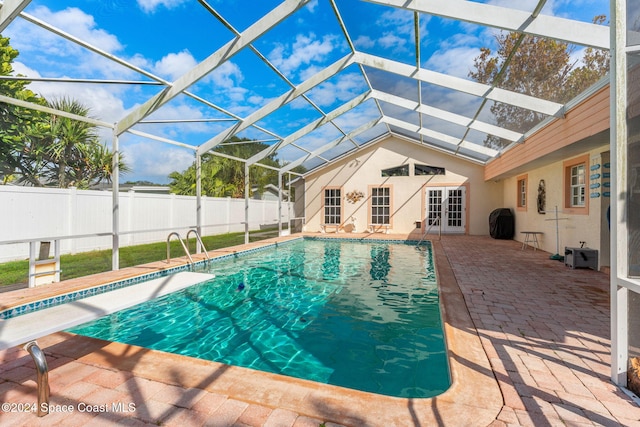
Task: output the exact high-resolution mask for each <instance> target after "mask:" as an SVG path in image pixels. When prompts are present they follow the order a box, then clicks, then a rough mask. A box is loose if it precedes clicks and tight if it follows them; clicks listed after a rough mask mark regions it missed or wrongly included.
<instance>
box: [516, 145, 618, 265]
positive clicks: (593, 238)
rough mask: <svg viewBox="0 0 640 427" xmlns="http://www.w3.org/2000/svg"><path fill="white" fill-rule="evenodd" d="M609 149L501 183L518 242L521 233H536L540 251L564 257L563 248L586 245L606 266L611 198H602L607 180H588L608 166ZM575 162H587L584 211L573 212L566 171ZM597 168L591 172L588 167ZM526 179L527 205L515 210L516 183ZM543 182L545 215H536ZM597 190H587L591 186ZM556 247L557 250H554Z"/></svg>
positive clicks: (521, 238) (593, 151) (580, 156)
mask: <svg viewBox="0 0 640 427" xmlns="http://www.w3.org/2000/svg"><path fill="white" fill-rule="evenodd" d="M608 150H609V147H608V146H603V147H601V148H599V149H594V150H591V151H588V152H584V153H582V154H580V155H577V156H574V157H571V158H567V159H563V160H562V161H558V162H554V163H551V164H549V165H546V166H543V167H540V168H536V169H531V170H528V171H527V172H526V173H524V174H519V175H518V176H513V177H511V178H507V179H505V180H503V185H504V199H503V204H504V206H505V207H508V208H511V209H512V211H513V212H514V215H515V228H516V234H515V236H514V238H515V239H516V240H518V241H522V240H524V235H523V234H522V232H523V231H539V232H542V233H543V234H542V235H540V236H538V241H539V243H540V248H541V249H543V250H545V251H547V252H550V253H551V254H555V253H559V254H560V255H564V248H565V247H580V242H586V243H585V247H589V248H591V249H597V250H598V258H599V263H600V266H608V265H609V255H610V252H609V246H610V245H609V232H608V229H609V226H608V222H607V216H606V215H607V208H608V207H609V202H610V197H605V196H603V193H605V192H606V191H607V188H606V187H603V185H604V183H605V182H607V181H609V180H607V179H602V178H599V179H590V176H591V175H593V176H595V175H596V174H598V175H601V176H602V171H603V169H605V168H604V165H605V164H606V163H608V162H609V152H608ZM574 159H587V161H588V163H587V171H586V172H587V183H586V187H587V188H586V190H587V195H586V203H587V208H586V210H578V209H572V208H570V207H568V206H567V203H566V186H567V183H566V177H565V169H566V167H567V165H570V164H571V162H572V161H574ZM595 165H599V167H598V169H596V170H591V166H595ZM523 176H526V180H527V197H526V199H527V205H526V207H525V208H522V207H518V200H517V195H518V180H519V179H521V178H522V177H523ZM541 180H544V184H545V185H544V187H545V191H544V193H545V199H546V203H545V207H544V211H545V212H546V213H544V214H542V213H539V212H538V208H537V199H538V192H539V184H540V181H541ZM596 183H597V184H600V187H598V188H594V189H590V186H591V185H592V184H596ZM591 193H593V194H595V193H599V197H591ZM556 206H557V208H558V218H559V221H558V243H556V222H555V220H554V219H555V208H556ZM556 244H557V246H558V248H556Z"/></svg>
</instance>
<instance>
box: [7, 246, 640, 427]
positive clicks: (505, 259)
mask: <svg viewBox="0 0 640 427" xmlns="http://www.w3.org/2000/svg"><path fill="white" fill-rule="evenodd" d="M376 237H388V238H397V237H398V236H391V235H388V236H382V235H378V236H376ZM435 247H436V261H437V263H438V274H439V279H440V280H441V282H447V283H448V285H446V286H449V285H451V284H452V283H453V285H454V286H453V287H446V288H445V289H444V290H443V298H448V299H449V300H450V302H449V303H448V304H450V305H448V306H446V307H445V311H447V313H445V317H446V318H447V319H448V326H447V327H448V328H449V329H448V330H447V334H448V335H449V339H450V340H453V341H455V342H453V343H452V344H451V345H450V351H451V360H452V362H453V370H454V373H453V376H454V386H453V387H452V388H453V389H454V390H450V391H448V392H447V393H448V394H447V393H445V395H442V397H439V398H434V399H429V400H428V402H427V401H426V400H424V399H423V401H422V402H419V400H420V399H413V400H412V399H396V401H395V404H396V405H395V406H397V408H395V409H394V408H392V407H391V406H389V407H386V406H384V405H391V404H392V403H393V402H391V401H390V400H389V399H381V398H378V397H375V395H369V394H364V393H360V392H349V391H347V392H342V391H340V392H339V393H338V394H336V389H335V388H332V386H327V385H322V384H316V383H309V382H305V381H301V380H295V379H287V378H286V377H281V376H274V375H272V374H266V373H257V372H255V371H250V370H246V369H243V368H235V367H229V366H226V365H221V364H212V362H204V361H198V360H195V359H190V358H186V357H183V356H175V355H168V354H166V353H161V352H156V351H152V350H148V349H143V348H139V347H135V346H129V345H123V344H117V343H107V342H104V341H99V340H93V339H89V338H85V337H79V336H72V335H69V334H64V333H59V334H53V335H49V336H46V337H43V338H41V339H39V340H38V342H39V344H40V345H41V347H43V349H44V352H45V354H46V356H47V361H48V364H49V368H50V374H49V380H50V384H51V403H52V405H57V406H56V408H57V409H60V410H62V409H63V408H68V409H73V412H57V413H54V412H52V413H50V414H49V415H46V416H45V417H42V418H38V417H36V415H35V414H34V413H32V412H7V411H0V425H3V426H10V425H18V426H22V425H30V426H31V425H45V426H49V425H65V426H72V425H96V426H98V425H99V426H101V425H148V424H151V425H159V424H160V425H175V426H191V425H194V426H201V425H211V426H278V427H280V426H283V427H284V426H296V427H297V426H314V427H317V426H319V425H320V424H322V423H324V424H325V425H326V426H334V427H335V426H339V425H344V426H378V425H380V426H388V425H398V426H405V425H415V426H428V425H449V426H456V427H457V426H466V425H469V426H471V425H490V426H492V427H502V426H556V425H557V426H592V425H605V426H619V425H624V426H640V407H638V405H637V403H636V402H635V401H634V400H633V399H631V398H630V397H629V396H627V395H626V394H625V393H623V392H622V390H620V389H619V388H618V387H616V386H615V385H613V384H612V383H611V381H610V380H609V358H610V355H609V345H610V340H609V335H610V331H609V303H608V300H609V298H608V295H609V278H608V276H607V275H606V274H603V273H600V272H596V271H592V270H586V269H576V270H572V269H570V268H568V267H565V266H564V264H562V263H560V262H558V261H553V260H550V259H549V254H548V253H545V252H543V251H535V252H534V251H530V250H529V251H521V250H520V248H521V244H520V243H518V242H515V241H505V240H493V239H491V238H489V237H470V236H447V237H443V238H442V240H441V242H439V243H437V242H436V243H435ZM119 274H126V272H122V273H119ZM92 280H93V281H94V280H95V277H94V278H93V279H92ZM60 285H63V284H60ZM63 286H64V285H63ZM73 286H82V284H81V283H80V281H75V282H74V283H73ZM16 292H17V293H16ZM26 292H28V291H25V290H22V291H13V292H11V293H10V294H11V295H9V294H1V295H0V299H1V300H2V305H7V304H9V303H8V301H23V300H25V299H29V297H28V296H26V295H25V293H26ZM39 293H41V294H42V293H45V290H44V289H41V290H39ZM5 296H6V298H5ZM0 327H2V324H1V323H0ZM475 343H478V345H477V346H476V347H474V345H476V344H475ZM461 344H462V345H461ZM467 345H468V347H469V348H470V349H471V350H473V351H470V350H467V351H468V352H467V353H463V352H462V351H463V350H464V349H463V347H465V346H467ZM0 361H1V365H0V401H2V402H3V403H10V404H12V403H13V404H15V405H13V407H11V406H9V407H8V409H16V410H17V409H23V410H24V409H28V408H24V407H23V406H22V407H18V406H19V405H18V404H25V403H31V404H33V403H34V402H35V396H36V389H35V376H36V375H35V369H34V366H33V362H32V361H31V358H30V357H29V356H28V355H27V353H26V352H25V351H24V350H22V349H21V348H19V347H13V348H11V349H8V350H4V351H2V352H0ZM470 377H471V378H470ZM474 385H475V386H474ZM467 388H469V389H468V390H467ZM494 390H497V393H494ZM391 400H393V399H391ZM381 408H382V409H381ZM3 409H7V408H6V407H3ZM389 411H391V412H395V411H397V414H399V415H398V418H393V417H394V416H395V415H393V414H392V415H387V414H388V412H389ZM456 412H457V414H456ZM460 413H466V415H467V417H466V418H452V417H453V416H454V415H458V416H459V415H460ZM372 414H374V415H375V414H378V415H377V416H379V418H376V416H372ZM487 415H488V418H489V420H488V421H486V422H485V421H482V423H483V424H479V422H480V421H479V420H482V419H483V417H485V418H484V419H486V418H487ZM451 420H455V421H451ZM461 420H462V421H461Z"/></svg>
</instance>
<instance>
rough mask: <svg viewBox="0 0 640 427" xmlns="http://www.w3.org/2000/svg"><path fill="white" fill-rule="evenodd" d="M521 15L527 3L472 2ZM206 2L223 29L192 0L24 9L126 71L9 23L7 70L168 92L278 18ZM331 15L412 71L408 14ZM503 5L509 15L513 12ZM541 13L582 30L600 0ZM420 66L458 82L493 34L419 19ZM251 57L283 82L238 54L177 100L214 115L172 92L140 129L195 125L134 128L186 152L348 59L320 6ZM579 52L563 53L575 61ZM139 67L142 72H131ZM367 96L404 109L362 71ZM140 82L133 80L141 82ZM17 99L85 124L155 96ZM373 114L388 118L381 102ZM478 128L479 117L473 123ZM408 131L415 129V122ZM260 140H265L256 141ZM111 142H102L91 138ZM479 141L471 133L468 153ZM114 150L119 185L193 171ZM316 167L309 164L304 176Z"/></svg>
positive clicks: (290, 152) (132, 144)
mask: <svg viewBox="0 0 640 427" xmlns="http://www.w3.org/2000/svg"><path fill="white" fill-rule="evenodd" d="M479 2H480V3H491V4H494V5H498V6H509V7H513V8H519V9H522V10H527V11H531V10H533V8H534V7H535V5H536V3H537V2H536V1H530V0H522V1H520V0H519V1H515V2H514V1H513V0H492V1H479ZM208 4H209V5H210V6H211V7H212V8H213V9H214V10H215V11H216V12H217V13H218V14H220V15H221V16H222V17H223V18H224V19H225V20H226V21H227V25H228V26H230V27H232V29H229V28H228V27H227V26H225V25H223V23H221V22H220V21H219V20H218V19H217V18H216V17H215V16H214V15H213V14H212V13H210V12H209V11H207V10H206V9H205V7H203V6H202V5H201V4H200V3H199V2H197V1H194V0H135V1H134V0H69V1H63V0H33V1H32V2H31V3H30V5H29V6H28V7H27V8H26V9H25V11H24V12H25V14H27V15H28V16H31V17H35V18H36V19H39V20H42V21H45V22H47V23H49V24H51V25H53V26H55V27H56V28H58V29H60V30H62V31H64V32H66V33H69V34H71V35H72V36H74V37H77V38H79V39H81V40H84V41H86V42H87V43H89V44H90V45H92V46H95V47H97V48H99V49H100V50H102V51H104V52H106V53H108V54H110V55H114V56H115V57H117V58H121V59H122V60H124V61H126V62H127V63H128V64H131V65H132V66H133V67H135V68H136V69H131V68H128V67H125V66H123V65H121V64H118V63H114V62H112V61H109V60H107V59H106V58H104V57H103V56H101V55H98V54H96V53H94V52H91V51H90V50H88V49H85V48H83V47H82V46H79V45H77V44H74V43H71V42H69V41H67V40H65V39H64V38H62V37H60V36H58V35H56V34H53V33H51V32H48V31H45V30H44V29H42V28H41V27H39V26H38V25H34V23H32V22H29V20H27V19H24V18H22V17H18V18H16V20H15V21H14V22H12V23H11V24H10V25H9V27H8V28H7V29H6V30H5V32H4V33H3V36H8V37H10V39H11V41H10V43H11V45H12V46H13V47H14V48H16V49H17V50H18V51H19V52H20V55H19V56H18V58H17V59H16V61H15V62H14V64H13V66H14V70H15V72H16V73H19V74H22V75H25V76H29V77H56V78H62V77H64V78H82V79H104V80H127V81H137V82H147V83H149V82H151V81H152V80H151V78H150V77H149V74H151V75H153V76H155V77H157V78H160V79H163V80H165V81H167V82H173V81H175V80H177V79H178V78H180V77H181V76H182V75H184V74H185V73H187V72H188V71H189V70H190V69H191V68H193V67H194V66H195V65H196V64H198V63H199V62H201V61H203V60H204V59H205V58H207V57H208V56H209V55H211V54H212V53H214V52H216V51H217V50H218V49H220V48H221V47H222V46H223V45H224V44H225V43H227V42H229V41H231V40H232V39H233V38H234V36H235V34H234V31H235V32H242V31H244V30H245V29H247V28H248V27H249V26H251V25H252V24H253V23H254V22H256V21H257V20H259V19H260V18H261V17H262V16H263V15H264V14H266V13H268V12H269V11H270V10H272V9H273V8H275V7H277V6H278V5H279V4H280V2H279V1H276V0H253V1H251V0H250V1H249V2H247V1H236V0H209V1H208ZM336 4H337V7H338V10H339V12H340V16H341V18H342V20H343V21H344V23H345V26H346V28H347V31H348V32H349V36H350V38H351V40H353V43H354V45H355V48H356V49H357V50H359V51H362V52H366V53H370V54H375V55H379V56H381V57H383V58H386V59H390V60H393V61H398V62H402V63H406V64H410V65H413V66H415V63H416V54H415V50H416V49H415V42H414V21H413V13H412V12H408V11H404V10H399V9H395V8H391V7H386V6H381V5H378V4H375V3H368V2H364V1H361V0H336ZM514 4H515V5H514ZM542 13H543V14H548V15H556V16H560V17H570V18H572V19H578V20H582V21H586V22H590V21H591V20H592V18H593V17H594V16H596V15H599V14H606V15H608V14H609V2H608V1H603V0H552V1H547V3H546V5H545V7H544V9H543V12H542ZM419 32H420V40H421V49H420V59H421V66H422V67H424V68H427V69H430V70H433V71H437V72H442V73H446V74H450V75H454V76H457V77H461V78H467V79H468V73H469V71H470V70H471V69H472V67H473V59H474V58H475V57H476V56H478V54H479V49H480V48H481V47H483V46H486V47H494V44H495V39H494V38H495V35H496V30H494V29H490V28H486V27H481V26H478V25H474V24H469V23H461V22H457V21H452V20H447V19H442V18H437V17H432V16H425V15H421V16H420V20H419ZM253 47H254V48H255V50H256V51H258V52H259V53H260V55H262V56H264V57H265V58H267V60H268V61H269V62H270V63H271V64H273V66H275V67H276V68H277V69H278V70H280V72H281V73H282V74H283V75H284V79H283V78H282V77H281V76H278V75H277V74H276V73H275V72H274V71H273V70H272V69H271V68H270V67H269V66H267V65H266V64H265V62H264V61H262V60H261V59H260V57H259V56H258V54H256V53H255V52H254V51H252V50H251V49H248V48H247V49H243V50H242V51H240V52H239V53H238V54H236V55H234V56H233V57H232V58H231V59H230V60H229V61H227V62H225V63H223V64H222V65H221V66H219V67H218V68H216V69H215V70H214V71H212V72H211V73H209V74H207V75H206V76H205V77H204V78H203V79H201V80H200V81H198V82H197V83H196V84H195V85H193V86H192V87H190V88H189V91H190V92H191V93H192V94H193V95H195V96H197V97H201V98H203V99H205V100H207V101H208V102H209V103H213V104H215V105H216V106H218V107H220V108H221V109H222V110H223V111H218V110H215V109H211V108H209V107H207V106H205V105H204V104H203V103H201V102H198V101H196V100H194V99H193V98H191V97H189V96H185V95H179V96H177V97H176V98H174V99H173V100H171V101H170V102H168V103H167V104H165V105H164V106H163V107H162V108H161V109H159V110H158V111H156V112H155V113H153V114H152V115H151V116H150V117H149V119H155V120H173V119H177V118H180V119H189V120H201V121H190V122H189V123H157V122H156V123H149V124H138V125H136V126H135V128H134V129H136V130H139V131H142V132H147V133H153V134H155V135H159V136H162V137H164V138H168V139H171V140H173V141H177V142H181V143H185V144H188V145H190V146H194V147H197V146H198V145H200V144H202V143H204V142H205V141H207V140H209V139H210V138H212V137H214V136H215V135H217V134H218V133H219V132H221V131H223V130H224V129H227V128H228V127H230V126H231V125H233V123H234V121H233V120H234V119H237V118H245V117H247V116H248V115H249V114H251V113H253V112H255V111H256V110H258V109H259V108H260V107H261V106H263V105H265V104H266V103H268V102H269V101H271V100H273V99H275V98H277V97H278V96H280V95H282V94H283V93H285V92H286V91H288V90H289V89H290V88H291V85H298V84H300V83H302V82H304V81H305V80H306V79H308V78H309V77H311V76H313V75H314V74H315V73H317V72H319V71H321V70H322V69H323V68H324V67H326V66H328V65H330V64H332V63H334V62H335V61H337V60H339V59H341V58H343V57H344V56H345V55H347V54H349V53H350V52H351V49H350V46H349V44H348V43H347V40H346V38H345V36H344V34H343V32H342V30H341V28H340V26H339V24H338V21H337V19H336V15H335V13H334V11H333V9H332V8H331V6H330V2H329V1H328V0H312V1H311V2H310V3H309V4H308V5H306V6H304V7H303V8H302V9H301V10H298V11H296V12H295V13H293V14H292V15H291V16H289V17H288V18H287V19H285V20H283V21H282V22H281V23H280V24H279V25H277V26H276V27H275V28H273V29H271V30H270V31H269V32H268V33H266V34H265V35H264V36H262V37H260V38H258V39H257V40H256V41H255V42H254V43H253ZM580 53H581V50H580V48H578V49H577V50H576V52H575V53H574V55H576V58H578V57H579V56H580ZM140 70H143V71H144V73H141V72H140ZM366 71H367V78H368V79H369V81H370V83H371V84H372V85H373V86H374V87H375V88H380V89H383V90H385V91H388V92H389V93H395V94H400V95H403V96H408V97H412V98H415V99H416V100H417V97H418V94H417V90H416V85H415V83H414V82H413V81H412V80H410V79H406V78H399V77H397V76H393V75H391V74H390V73H387V72H383V71H377V70H373V69H371V70H366ZM145 74H146V75H145ZM367 78H365V76H364V75H363V73H362V70H361V69H360V67H358V66H356V65H352V66H350V67H348V68H347V69H345V70H343V71H342V72H340V73H339V74H338V75H336V76H334V77H332V78H330V79H328V80H326V81H324V82H323V83H322V84H320V85H318V86H317V87H315V88H314V89H312V90H310V91H309V92H308V93H307V94H306V95H307V99H303V98H298V99H296V100H294V101H292V102H290V103H289V104H287V105H286V106H284V107H282V108H280V109H278V110H277V111H276V112H274V113H273V114H270V115H269V116H267V117H264V118H263V119H261V120H259V121H258V122H257V125H258V126H259V128H249V129H247V130H245V131H243V132H241V133H240V134H239V136H244V137H247V138H251V139H256V140H260V141H265V143H267V144H273V143H274V141H275V140H276V139H277V138H278V137H280V138H283V137H286V136H287V135H289V134H291V133H292V132H294V131H296V130H298V129H300V128H302V127H303V126H305V125H307V124H309V123H311V122H312V121H313V120H316V119H318V118H321V117H322V113H328V112H330V111H332V110H334V109H335V108H337V107H339V106H340V105H341V104H343V103H344V102H345V101H348V100H351V99H353V98H354V97H356V96H358V95H361V94H363V93H365V92H366V91H367V90H368V83H367ZM29 88H30V89H32V90H33V91H35V92H37V93H39V94H40V95H42V96H44V97H45V98H47V99H53V98H59V97H62V96H68V97H72V98H74V99H78V100H80V101H81V102H83V103H84V104H85V105H87V106H89V107H90V108H91V115H92V116H93V117H96V118H99V119H100V120H102V121H104V122H108V123H115V122H117V121H119V120H120V119H122V118H123V117H125V116H126V115H127V114H129V113H130V112H131V111H134V110H135V109H136V108H137V107H139V106H140V105H141V104H143V103H144V102H145V101H146V100H147V99H149V98H150V97H152V96H153V95H155V94H157V93H158V92H159V91H160V90H161V86H158V85H150V84H77V83H76V84H70V83H60V82H53V83H51V82H33V83H31V84H30V85H29ZM421 95H422V97H423V100H424V101H425V102H427V103H429V104H430V105H433V106H436V107H438V108H443V109H448V110H451V111H454V112H456V113H458V114H463V115H468V116H470V117H472V116H473V115H474V114H475V112H476V109H477V105H478V103H479V100H478V99H472V98H473V97H470V96H469V95H465V94H462V93H460V92H456V91H452V90H446V89H442V88H439V87H429V85H425V87H423V88H422V94H421ZM382 108H383V110H384V111H385V113H387V112H389V113H391V114H396V115H398V116H399V117H400V116H402V115H403V114H404V113H403V112H400V111H398V112H394V111H393V110H394V108H395V109H397V107H393V106H390V105H383V106H382ZM379 115H380V113H379V110H378V107H377V106H376V104H375V103H374V102H373V101H367V102H365V103H364V104H362V105H360V106H358V107H356V108H354V109H353V110H352V111H350V112H348V113H346V114H344V115H342V116H340V117H338V118H337V119H336V120H335V121H334V123H335V125H330V124H329V125H325V126H322V127H321V128H319V129H317V130H315V131H313V132H311V133H309V134H308V135H306V136H305V137H303V138H302V139H301V140H300V141H299V142H298V143H297V145H298V146H302V147H304V148H306V149H307V150H313V149H316V148H318V147H320V146H322V145H325V144H327V143H328V142H330V141H332V140H334V139H335V138H338V137H340V136H341V135H342V134H343V133H347V132H350V131H352V130H354V129H356V128H357V127H358V126H359V125H361V124H363V123H365V122H367V121H369V120H371V119H374V118H377V117H378V116H379ZM485 116H486V117H484V119H486V120H487V121H490V120H491V117H489V116H487V115H486V114H485ZM414 121H417V119H415V120H414ZM426 122H427V124H428V126H429V127H430V128H432V129H434V130H441V131H445V130H446V131H447V132H449V133H451V134H456V132H458V133H460V132H462V131H463V129H457V130H456V129H453V128H452V126H451V124H450V123H442V122H441V121H439V120H438V119H429V120H427V121H426ZM262 130H266V132H263V131H262ZM384 130H385V129H380V128H376V129H373V130H371V131H369V132H367V133H365V134H363V135H361V136H359V137H358V138H354V143H356V144H361V143H364V142H366V141H367V140H368V139H371V138H373V137H375V136H377V135H378V134H380V133H381V132H384ZM101 136H102V138H103V139H104V141H105V142H106V143H107V144H108V145H110V144H111V132H110V130H108V129H104V130H103V131H102V132H101ZM484 136H485V135H484V134H478V135H470V138H472V139H476V140H477V141H478V142H481V141H482V139H483V138H484ZM120 146H121V150H122V152H123V153H124V156H125V161H126V162H127V164H128V165H129V166H130V167H131V168H132V172H131V173H129V174H127V175H125V176H123V177H122V178H121V181H137V180H147V181H152V182H156V183H161V184H164V183H167V182H168V175H169V173H171V172H173V171H182V170H184V169H186V168H187V167H188V166H189V165H190V164H191V163H192V162H193V161H194V152H193V150H189V149H184V148H180V147H176V146H172V145H166V144H163V143H160V142H158V141H155V140H152V139H148V138H144V137H141V136H138V135H132V134H128V133H126V134H123V135H122V136H121V138H120ZM353 146H354V145H353V144H351V143H349V144H345V145H341V146H339V147H337V148H335V149H333V150H330V151H329V152H327V153H325V155H323V157H325V158H330V157H332V156H335V155H339V154H341V153H342V152H344V151H345V150H346V149H348V148H349V147H353ZM304 154H305V151H303V150H301V149H299V148H297V147H296V146H294V145H290V146H287V147H286V148H284V149H282V150H281V151H279V152H278V157H279V158H280V160H282V161H284V162H288V161H293V160H295V159H297V158H299V157H301V156H302V155H304ZM319 163H321V160H319V159H316V160H313V161H311V162H309V163H308V164H305V165H306V166H308V167H312V166H315V165H317V164H319Z"/></svg>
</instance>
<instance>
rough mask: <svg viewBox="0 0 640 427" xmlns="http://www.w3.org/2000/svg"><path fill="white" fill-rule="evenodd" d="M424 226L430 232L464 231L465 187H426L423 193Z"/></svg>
mask: <svg viewBox="0 0 640 427" xmlns="http://www.w3.org/2000/svg"><path fill="white" fill-rule="evenodd" d="M425 196H426V197H425V200H426V206H425V218H426V226H427V227H431V230H430V232H431V233H437V232H438V230H439V229H440V224H439V223H438V221H439V219H440V220H441V222H442V224H441V226H442V232H443V233H464V231H465V211H466V205H465V200H466V197H465V196H466V194H465V187H427V189H426V194H425Z"/></svg>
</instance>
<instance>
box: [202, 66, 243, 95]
mask: <svg viewBox="0 0 640 427" xmlns="http://www.w3.org/2000/svg"><path fill="white" fill-rule="evenodd" d="M209 78H210V79H211V80H212V81H213V83H214V84H215V85H216V86H217V87H216V89H229V88H232V87H234V86H235V85H236V84H239V83H241V82H242V80H243V79H244V77H243V75H242V70H240V67H238V65H237V64H235V63H233V62H231V61H227V62H225V63H223V64H222V65H220V66H219V67H218V68H216V69H215V70H213V71H212V72H211V73H210V74H209Z"/></svg>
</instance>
